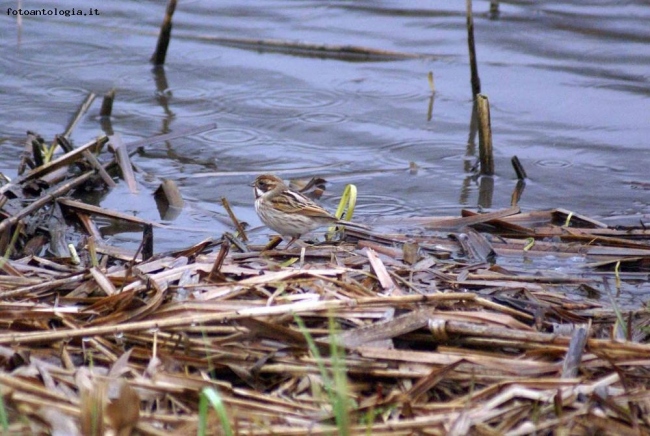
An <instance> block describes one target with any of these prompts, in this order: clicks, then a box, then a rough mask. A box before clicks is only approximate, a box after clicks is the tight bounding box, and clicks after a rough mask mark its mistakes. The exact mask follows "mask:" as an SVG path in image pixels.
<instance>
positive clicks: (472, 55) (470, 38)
mask: <svg viewBox="0 0 650 436" xmlns="http://www.w3.org/2000/svg"><path fill="white" fill-rule="evenodd" d="M465 3H466V5H467V45H468V47H469V67H470V72H471V75H472V79H471V80H472V96H474V97H476V95H477V94H480V93H481V79H479V77H478V66H477V64H476V46H475V44H474V18H473V17H472V0H466V2H465Z"/></svg>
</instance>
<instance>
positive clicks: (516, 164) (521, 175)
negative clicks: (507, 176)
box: [510, 156, 528, 180]
mask: <svg viewBox="0 0 650 436" xmlns="http://www.w3.org/2000/svg"><path fill="white" fill-rule="evenodd" d="M510 161H511V162H512V167H513V168H514V169H515V173H517V178H518V179H519V180H524V179H526V178H528V176H527V175H526V170H525V169H524V166H523V165H522V164H521V162H520V161H519V158H518V157H517V156H512V159H511V160H510Z"/></svg>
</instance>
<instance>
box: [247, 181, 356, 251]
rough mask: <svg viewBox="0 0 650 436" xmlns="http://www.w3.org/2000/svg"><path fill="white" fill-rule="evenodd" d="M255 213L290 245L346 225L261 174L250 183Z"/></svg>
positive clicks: (281, 183)
mask: <svg viewBox="0 0 650 436" xmlns="http://www.w3.org/2000/svg"><path fill="white" fill-rule="evenodd" d="M253 189H254V191H255V211H256V212H257V214H258V215H259V217H260V219H261V220H262V222H263V223H264V224H266V226H268V227H269V228H271V229H272V230H274V231H276V232H278V233H279V234H280V235H282V236H288V237H291V241H289V244H288V245H287V247H288V246H289V245H291V244H292V243H293V242H294V241H295V240H296V239H298V238H300V236H301V235H304V234H305V233H308V232H310V231H312V230H315V229H317V228H319V227H323V226H327V225H333V224H343V225H350V223H348V222H346V221H341V220H339V219H337V218H336V217H335V216H334V215H332V214H330V213H329V212H328V211H326V210H325V209H323V208H322V207H320V206H319V205H317V204H316V203H314V202H313V201H312V200H310V199H309V198H307V197H305V196H304V195H302V194H301V193H299V192H296V191H293V190H291V189H290V188H289V187H288V186H287V185H286V184H285V183H284V182H283V181H282V179H280V178H279V177H277V176H274V175H273V174H262V175H261V176H258V177H257V178H256V179H255V182H253Z"/></svg>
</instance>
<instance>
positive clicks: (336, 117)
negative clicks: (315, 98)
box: [300, 112, 349, 124]
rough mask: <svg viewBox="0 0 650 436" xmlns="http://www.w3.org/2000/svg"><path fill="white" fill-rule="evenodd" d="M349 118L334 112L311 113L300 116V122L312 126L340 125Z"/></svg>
mask: <svg viewBox="0 0 650 436" xmlns="http://www.w3.org/2000/svg"><path fill="white" fill-rule="evenodd" d="M348 118H349V117H348V116H347V115H344V114H340V113H334V112H311V113H304V114H301V115H300V120H301V121H304V122H306V123H310V124H338V123H343V122H345V121H347V120H348Z"/></svg>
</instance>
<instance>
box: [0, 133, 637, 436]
mask: <svg viewBox="0 0 650 436" xmlns="http://www.w3.org/2000/svg"><path fill="white" fill-rule="evenodd" d="M154 139H155V138H154ZM33 141H36V142H39V140H38V139H37V138H36V137H30V138H29V147H30V149H31V148H32V146H33V148H34V149H37V148H38V147H37V146H36V145H34V144H33ZM106 141H107V140H106V139H105V138H101V139H98V140H97V141H93V142H92V143H91V144H87V145H85V146H82V147H79V148H77V149H70V150H69V151H68V152H66V153H65V154H63V155H61V156H60V157H58V158H56V159H54V160H52V161H50V162H49V163H36V162H32V166H33V168H32V169H31V170H28V171H25V172H24V173H23V174H22V175H20V176H19V177H18V178H17V179H16V180H14V181H13V182H11V183H7V184H6V185H4V186H3V187H2V188H0V194H1V196H0V206H1V210H0V214H1V216H0V219H1V220H2V221H0V229H1V231H0V249H2V252H3V253H7V254H6V255H5V257H4V259H3V260H2V261H1V263H2V266H1V268H0V271H1V272H0V295H1V296H2V300H1V302H0V313H1V316H0V326H1V328H2V329H1V330H0V354H1V355H2V360H1V364H2V368H1V371H0V389H1V395H2V397H1V398H2V404H1V405H0V406H2V407H0V424H2V425H3V426H4V427H5V428H6V429H8V430H9V431H11V432H16V433H18V432H32V433H34V434H36V433H48V432H51V433H56V434H78V433H83V434H104V433H105V432H107V431H113V432H115V433H116V434H130V433H131V432H134V433H137V434H161V435H162V434H165V435H166V434H170V432H173V433H176V434H193V433H196V432H197V431H199V432H204V431H206V428H207V432H208V433H211V434H228V433H229V432H230V433H231V434H269V435H271V434H274V435H294V434H296V435H298V434H336V433H339V434H361V433H364V434H369V433H371V434H374V435H379V434H390V435H401V434H404V435H410V434H457V435H465V434H485V435H488V434H489V435H496V434H509V435H519V434H521V435H524V434H617V435H625V434H635V435H636V434H648V432H650V422H649V421H648V416H649V412H650V395H648V390H647V386H648V375H650V374H649V372H648V369H647V368H648V365H649V364H650V345H648V344H646V338H647V333H648V332H647V328H646V327H647V324H648V320H649V316H648V312H647V310H645V309H644V308H640V309H638V310H627V309H626V310H625V311H623V309H621V308H620V307H618V305H616V304H614V303H615V301H616V300H615V297H614V296H613V295H611V297H612V299H611V301H612V303H608V302H607V301H605V302H602V301H599V300H597V299H590V298H587V297H586V296H587V295H589V296H593V295H595V294H597V293H599V292H600V293H603V292H611V293H612V294H613V293H614V292H615V289H616V288H618V287H620V286H621V285H620V281H623V282H624V283H628V284H629V283H633V282H634V281H636V280H647V273H643V270H644V269H645V268H646V267H647V261H648V259H650V244H649V242H648V231H647V230H646V229H645V228H628V229H612V228H608V227H607V226H605V225H603V224H601V223H598V222H596V221H593V220H589V219H587V218H585V217H577V216H572V215H571V214H567V213H566V212H565V211H552V212H536V213H529V214H521V213H519V211H518V210H517V209H508V210H505V211H497V212H493V213H489V214H480V215H477V214H472V213H469V212H467V215H468V216H465V217H462V218H453V219H445V220H442V219H438V220H436V219H433V218H422V219H405V220H403V223H405V225H406V224H408V225H415V224H417V226H418V229H419V232H418V236H413V235H410V236H409V235H404V234H392V235H389V234H377V233H372V232H360V231H354V232H352V231H348V233H347V235H346V238H345V240H344V241H343V242H340V243H338V244H336V245H321V246H314V247H307V248H306V249H304V250H301V249H300V248H295V249H293V250H291V251H290V252H284V251H277V250H266V251H262V249H261V247H255V246H251V245H248V246H247V245H245V244H241V243H239V241H236V242H238V243H237V244H236V245H233V244H232V243H231V242H222V241H211V240H208V241H205V242H204V243H201V244H197V245H196V246H193V247H179V250H178V251H177V252H173V253H171V252H170V253H163V254H157V255H153V256H152V255H151V254H148V255H145V256H143V255H141V253H126V252H125V251H124V250H118V249H117V248H115V247H110V246H109V245H108V244H107V243H106V242H104V241H102V240H101V236H100V235H99V234H98V233H97V232H96V229H95V226H94V224H93V217H94V216H96V215H104V216H109V217H111V219H113V220H128V221H129V222H131V223H136V224H138V225H142V226H143V228H144V227H147V226H148V225H156V223H147V222H145V221H143V220H140V219H137V218H134V217H129V216H126V215H124V214H119V213H117V212H112V211H108V210H105V209H102V208H100V207H96V206H90V205H86V204H84V203H83V202H81V201H78V200H73V199H72V198H70V197H69V196H68V194H69V193H71V192H72V191H73V190H75V189H79V188H80V187H86V188H87V187H89V186H92V185H93V184H101V183H108V182H107V180H106V177H107V176H108V177H109V178H111V177H114V175H113V176H111V175H110V174H106V171H105V170H108V171H111V169H112V168H117V166H116V165H114V164H113V161H112V160H110V161H106V162H104V163H102V162H103V161H102V158H103V157H104V156H105V153H104V154H101V155H98V153H99V149H100V148H101V146H102V145H103V144H104V143H106ZM146 142H151V141H144V143H146ZM127 155H128V153H127ZM27 161H29V159H27ZM125 162H128V159H126V160H125ZM100 168H101V169H100ZM122 168H124V167H123V166H122ZM102 180H103V181H102ZM65 220H67V222H68V223H69V222H70V221H71V220H74V221H75V222H77V223H78V224H79V226H78V229H82V230H80V231H83V232H86V233H87V234H86V237H85V238H84V239H83V240H82V241H81V242H80V243H79V244H78V246H77V251H78V254H79V256H78V259H76V260H73V259H72V257H71V256H70V255H69V254H67V255H66V254H65V253H68V251H67V246H68V245H67V242H68V239H66V235H65V232H66V230H65V229H70V227H69V226H66V225H63V226H59V224H62V223H64V221H65ZM422 228H424V229H429V230H437V231H435V232H434V231H426V232H423V231H422ZM442 229H447V230H446V231H445V232H441V231H440V230H442ZM474 229H480V230H482V233H479V232H477V231H476V230H474ZM68 237H69V235H68ZM77 239H79V238H77ZM232 240H233V239H232V238H230V239H228V241H232ZM224 241H226V239H224ZM146 245H147V244H146V243H143V247H144V246H146ZM46 247H49V249H50V250H51V252H53V253H56V255H49V256H44V255H43V252H44V251H45V248H46ZM56 247H58V248H56ZM238 247H239V248H238ZM212 249H214V251H211V250H212ZM242 250H243V251H242ZM549 254H553V255H554V256H555V257H556V258H562V257H571V258H575V257H580V258H581V259H582V260H583V261H582V262H580V263H576V267H575V270H574V271H566V270H564V271H556V270H551V269H548V270H544V269H539V268H538V269H537V270H535V271H534V272H531V270H530V269H527V268H525V264H524V267H521V268H506V267H504V266H502V265H500V264H499V263H498V262H497V263H494V259H495V258H496V259H497V260H498V259H500V258H510V259H513V258H522V259H523V258H529V259H534V258H539V257H542V256H548V255H549ZM626 274H627V275H626ZM610 287H611V288H613V289H610ZM601 300H602V299H601ZM202 398H203V399H206V398H207V399H208V400H209V401H208V402H206V403H202V405H201V409H202V411H205V409H204V408H205V405H206V404H207V405H211V406H215V407H216V409H217V410H218V411H221V414H219V413H215V412H214V411H212V412H211V413H209V414H208V415H207V418H200V417H199V409H200V407H199V405H200V403H201V399H202ZM224 411H225V413H224ZM115 433H114V434H115Z"/></svg>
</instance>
